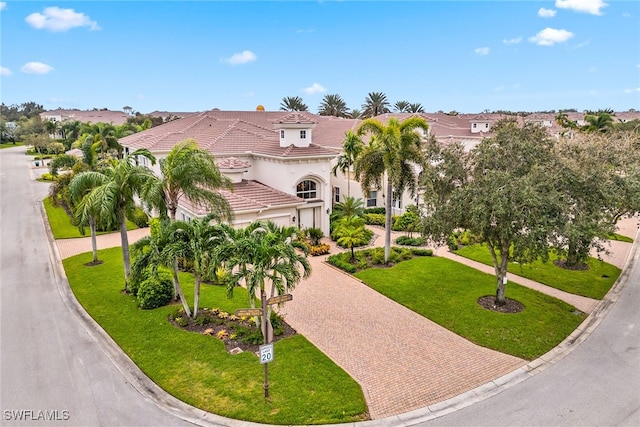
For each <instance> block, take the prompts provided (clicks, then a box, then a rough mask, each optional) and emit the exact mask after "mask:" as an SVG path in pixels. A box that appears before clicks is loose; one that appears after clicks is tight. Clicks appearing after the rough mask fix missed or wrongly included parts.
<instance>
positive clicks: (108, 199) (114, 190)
mask: <svg viewBox="0 0 640 427" xmlns="http://www.w3.org/2000/svg"><path fill="white" fill-rule="evenodd" d="M137 156H144V157H146V158H148V159H149V160H150V161H151V162H152V164H155V157H154V156H153V155H151V153H150V152H149V150H147V149H140V150H136V151H134V152H133V153H131V154H129V155H126V156H125V157H124V158H123V159H120V160H111V162H110V164H109V165H108V166H107V167H105V168H104V169H103V170H102V171H101V172H96V171H87V172H83V173H81V174H80V175H78V177H82V178H78V179H82V180H87V181H91V182H99V180H100V179H102V178H101V177H99V176H98V175H100V174H104V175H106V179H105V180H104V181H103V182H102V183H101V184H100V185H98V186H97V187H95V188H93V189H92V190H91V191H90V192H89V193H88V194H86V195H85V196H84V198H83V200H84V199H86V202H85V203H88V204H89V205H90V206H96V207H99V209H98V217H100V218H108V217H110V216H111V215H114V216H115V218H116V221H117V223H118V224H119V225H120V240H121V242H122V260H123V264H124V278H125V285H124V286H125V291H128V290H129V283H128V282H129V276H130V275H131V257H130V254H129V237H128V235H127V216H126V214H127V212H129V211H131V210H132V209H134V208H135V197H136V196H138V195H140V194H141V192H142V189H143V188H145V187H146V186H148V185H149V183H150V181H153V180H157V179H158V178H157V177H156V176H155V175H154V173H153V172H152V171H151V170H150V169H149V168H147V167H144V166H139V165H138V164H137V161H136V159H137Z"/></svg>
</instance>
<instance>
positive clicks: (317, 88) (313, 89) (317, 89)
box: [302, 83, 327, 95]
mask: <svg viewBox="0 0 640 427" xmlns="http://www.w3.org/2000/svg"><path fill="white" fill-rule="evenodd" d="M302 91H303V92H304V93H306V94H309V95H315V94H316V93H323V92H326V91H327V89H325V88H324V87H323V86H322V85H321V84H319V83H314V84H312V85H311V86H309V87H306V88H304V89H302Z"/></svg>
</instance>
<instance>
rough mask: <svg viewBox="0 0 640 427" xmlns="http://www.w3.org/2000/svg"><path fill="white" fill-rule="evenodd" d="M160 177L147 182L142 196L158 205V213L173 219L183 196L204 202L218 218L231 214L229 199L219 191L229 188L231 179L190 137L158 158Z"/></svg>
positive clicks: (152, 205) (227, 216) (155, 205)
mask: <svg viewBox="0 0 640 427" xmlns="http://www.w3.org/2000/svg"><path fill="white" fill-rule="evenodd" d="M160 172H161V174H162V177H161V178H160V179H158V180H153V181H149V184H150V185H148V186H147V187H146V188H144V189H143V192H142V195H143V199H144V200H147V201H148V202H149V204H150V205H151V206H150V207H152V208H157V209H158V210H159V212H160V216H166V215H168V216H169V218H170V219H171V220H172V221H174V220H175V219H176V212H177V210H178V204H179V203H180V200H181V199H183V198H186V199H188V200H189V201H191V202H192V203H194V204H196V205H204V206H205V207H206V208H207V209H208V210H209V212H213V213H215V214H216V215H217V216H219V217H221V218H227V219H230V218H231V216H232V212H231V207H230V206H229V202H228V201H227V199H225V198H224V197H223V196H222V195H221V194H220V192H219V190H220V189H231V188H232V184H231V181H230V180H229V179H228V178H227V177H225V176H224V175H223V174H222V173H220V170H219V169H218V167H217V166H216V160H215V158H214V157H213V156H212V155H211V153H209V152H208V151H206V150H202V149H201V148H199V147H198V144H197V142H196V141H195V140H193V139H187V140H184V141H182V142H180V143H179V144H176V145H175V146H174V147H173V148H172V149H171V151H170V152H169V154H168V155H167V157H166V158H164V159H160Z"/></svg>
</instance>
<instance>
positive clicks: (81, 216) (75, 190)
mask: <svg viewBox="0 0 640 427" xmlns="http://www.w3.org/2000/svg"><path fill="white" fill-rule="evenodd" d="M106 180H107V176H106V175H103V174H101V173H99V172H96V173H81V174H78V175H76V176H74V177H73V178H72V179H71V182H70V183H69V195H70V196H71V200H72V201H73V203H74V204H75V215H76V219H77V220H78V224H79V227H80V230H81V231H82V234H84V226H86V225H87V224H88V225H89V230H90V232H91V249H92V251H93V261H92V264H97V263H98V262H99V260H98V243H97V239H96V235H97V230H96V229H97V223H98V221H99V220H100V221H101V222H103V223H107V224H108V223H110V222H111V220H112V215H109V216H108V217H103V218H101V217H100V214H101V206H100V203H99V202H100V200H98V199H96V198H90V197H85V196H86V195H88V194H89V193H90V192H91V191H92V190H93V189H94V188H96V187H99V186H101V185H104V184H105V182H106Z"/></svg>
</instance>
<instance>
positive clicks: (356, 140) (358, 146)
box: [331, 130, 363, 196]
mask: <svg viewBox="0 0 640 427" xmlns="http://www.w3.org/2000/svg"><path fill="white" fill-rule="evenodd" d="M362 148H363V143H362V140H361V139H360V137H359V136H358V135H357V134H356V133H354V132H352V131H351V130H348V131H346V132H345V139H344V141H343V142H342V154H340V155H339V156H338V159H337V160H338V161H337V163H336V165H335V166H334V167H333V169H331V172H332V173H333V176H337V175H338V171H340V172H342V173H343V174H344V175H345V176H346V177H347V196H351V179H349V169H351V166H353V162H354V161H355V159H356V157H358V154H360V152H361V151H362Z"/></svg>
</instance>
